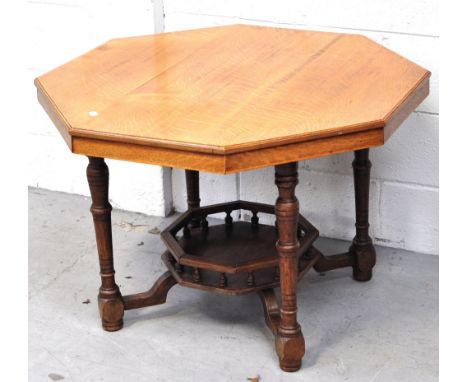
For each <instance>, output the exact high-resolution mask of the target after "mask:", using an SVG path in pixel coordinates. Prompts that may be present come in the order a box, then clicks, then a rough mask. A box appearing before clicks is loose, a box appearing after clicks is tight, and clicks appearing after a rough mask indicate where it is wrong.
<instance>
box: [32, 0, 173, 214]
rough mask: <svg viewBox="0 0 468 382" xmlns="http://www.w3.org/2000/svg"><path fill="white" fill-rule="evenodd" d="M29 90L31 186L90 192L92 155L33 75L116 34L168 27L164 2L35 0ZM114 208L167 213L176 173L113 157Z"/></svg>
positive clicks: (61, 62) (52, 67) (110, 162)
mask: <svg viewBox="0 0 468 382" xmlns="http://www.w3.org/2000/svg"><path fill="white" fill-rule="evenodd" d="M28 8H29V9H28V12H29V14H30V16H31V17H30V20H31V22H32V25H31V30H30V33H29V36H31V37H30V40H29V42H30V44H29V47H28V48H29V52H30V56H29V63H28V73H29V75H30V83H31V86H30V88H29V89H28V91H29V92H28V94H27V97H28V98H27V100H26V102H27V107H28V110H29V113H30V123H29V130H28V141H29V148H30V150H29V157H28V160H29V166H28V167H29V174H28V184H29V185H31V186H36V187H43V188H47V189H51V190H57V191H64V192H70V193H76V194H83V195H89V190H88V185H87V182H86V175H85V169H86V165H87V159H86V158H85V157H82V156H77V155H71V154H70V152H69V150H68V147H67V146H66V145H65V143H64V142H63V141H62V138H61V137H60V135H59V133H58V132H57V130H56V128H55V127H54V125H53V124H52V122H51V121H50V119H49V118H48V117H47V115H46V114H45V112H44V111H43V110H42V108H41V106H40V105H39V103H38V102H37V99H36V90H35V87H34V85H33V79H34V78H35V77H37V76H39V75H40V74H42V73H44V72H46V71H49V70H51V69H54V68H55V67H57V66H59V65H61V64H63V63H65V62H67V61H69V60H71V59H73V58H75V57H76V56H78V55H81V54H83V53H84V52H86V51H88V50H90V49H92V48H94V47H96V46H97V45H100V44H102V43H104V42H106V41H107V40H109V39H111V38H115V37H125V36H132V35H141V34H150V33H154V32H160V31H162V29H163V21H162V15H163V13H162V0H154V1H152V0H133V1H128V0H118V1H110V0H102V1H92V0H54V1H53V2H50V1H47V0H38V1H29V2H28ZM107 163H108V165H109V168H110V176H111V183H110V188H111V189H110V197H111V199H112V204H113V205H114V207H118V208H123V209H127V210H133V211H139V212H145V213H149V214H155V215H165V214H167V213H168V212H169V211H170V209H171V208H172V200H171V199H172V192H171V189H170V184H171V182H170V171H168V170H167V169H163V168H161V167H159V166H149V165H141V164H134V163H127V162H120V161H112V160H108V161H107Z"/></svg>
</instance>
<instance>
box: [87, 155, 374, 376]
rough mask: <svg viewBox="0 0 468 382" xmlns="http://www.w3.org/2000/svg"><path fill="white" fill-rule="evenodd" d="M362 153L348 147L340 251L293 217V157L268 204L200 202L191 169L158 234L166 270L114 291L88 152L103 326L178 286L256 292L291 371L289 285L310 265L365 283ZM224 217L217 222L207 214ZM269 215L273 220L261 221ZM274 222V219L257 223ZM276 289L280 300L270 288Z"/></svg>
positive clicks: (103, 211)
mask: <svg viewBox="0 0 468 382" xmlns="http://www.w3.org/2000/svg"><path fill="white" fill-rule="evenodd" d="M368 154H369V150H368V149H364V150H358V151H355V160H354V161H353V172H354V185H355V187H354V188H355V204H356V236H355V238H354V240H353V242H352V243H351V246H350V247H349V250H348V251H347V252H345V253H339V254H334V255H324V254H322V253H321V252H320V251H319V250H318V249H317V248H315V247H314V245H313V243H314V241H315V240H316V239H317V237H318V236H319V231H318V230H317V229H316V228H315V227H314V226H313V225H312V224H311V223H310V222H309V221H308V220H307V219H306V218H304V217H303V216H302V215H301V214H299V202H298V200H297V198H296V196H295V187H296V185H297V183H298V174H297V162H292V163H288V164H284V165H277V166H275V184H276V186H277V188H278V195H279V196H278V198H277V200H276V203H275V205H268V204H263V203H255V202H249V201H244V200H238V201H232V202H226V203H220V204H215V205H210V206H204V207H200V193H199V173H198V172H197V171H193V170H186V181H187V204H188V209H187V211H186V212H185V213H183V214H182V215H180V216H179V217H178V218H177V219H176V220H175V221H174V222H173V223H172V224H171V225H169V226H168V227H167V228H166V229H165V230H163V231H162V232H161V239H162V240H163V242H164V243H165V245H166V247H167V248H168V250H167V251H165V252H164V253H163V254H162V260H163V262H164V263H165V265H166V267H167V268H168V271H166V272H165V273H164V274H162V275H161V276H160V277H159V278H158V279H157V280H156V282H155V283H154V285H153V286H152V287H151V288H150V289H149V290H147V291H146V292H143V293H137V294H132V295H127V296H122V295H121V293H120V290H119V287H118V285H117V284H116V282H115V278H114V273H115V271H114V267H113V250H112V225H111V216H110V215H111V210H112V207H111V205H110V203H109V197H108V187H109V175H108V168H107V165H106V164H105V162H104V159H102V158H98V157H89V161H90V164H89V166H88V169H87V175H88V182H89V186H90V190H91V197H92V202H93V203H92V206H91V212H92V214H93V219H94V225H95V231H96V240H97V247H98V254H99V264H100V270H101V288H100V290H99V295H98V302H99V311H100V314H101V319H102V325H103V328H104V329H105V330H107V331H115V330H119V329H121V328H122V327H123V316H124V311H125V310H129V309H136V308H143V307H147V306H152V305H159V304H163V303H164V302H166V298H167V294H168V292H169V290H170V289H171V288H172V287H173V286H175V285H177V284H180V285H182V286H186V287H191V288H195V289H200V290H204V291H210V292H216V293H221V294H224V295H243V294H246V293H253V292H256V293H258V295H259V297H260V299H261V302H262V305H263V308H264V313H265V321H266V324H267V325H268V327H269V328H270V329H271V331H272V332H273V334H274V336H275V342H276V352H277V354H278V357H279V363H280V367H281V369H283V370H284V371H296V370H298V369H299V368H300V366H301V359H302V357H303V355H304V352H305V342H304V337H303V335H302V332H301V327H300V325H299V323H298V322H297V304H296V288H297V282H298V280H300V279H301V278H303V277H304V275H305V274H306V273H307V272H308V271H309V270H311V269H315V270H316V271H318V272H326V271H329V270H332V269H336V268H342V267H352V269H353V276H354V278H355V279H356V280H358V281H368V280H370V279H371V277H372V268H373V266H374V265H375V249H374V247H373V244H372V240H371V238H370V237H369V232H368V231H369V223H368V205H369V184H370V167H371V163H370V161H369V159H368ZM237 211H241V214H240V215H241V216H242V215H243V212H244V211H248V212H249V215H250V216H251V219H250V222H248V221H234V219H233V217H232V214H233V213H234V212H237ZM220 213H222V214H224V217H225V218H224V222H223V223H222V224H212V223H213V222H215V220H210V221H211V225H210V223H209V220H208V217H209V216H210V215H215V214H218V216H219V214H220ZM268 215H271V216H273V217H274V219H265V217H266V216H268ZM268 221H270V222H272V221H274V222H275V224H274V225H272V224H265V223H266V222H268ZM277 287H279V288H280V289H281V297H280V302H278V300H277V299H276V296H275V292H274V288H277Z"/></svg>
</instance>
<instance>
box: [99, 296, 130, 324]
mask: <svg viewBox="0 0 468 382" xmlns="http://www.w3.org/2000/svg"><path fill="white" fill-rule="evenodd" d="M98 305H99V313H100V315H101V321H102V328H103V329H104V330H105V331H107V332H115V331H117V330H120V329H122V327H123V315H124V304H123V301H122V300H121V299H120V298H115V297H114V298H110V299H108V298H105V297H101V296H98Z"/></svg>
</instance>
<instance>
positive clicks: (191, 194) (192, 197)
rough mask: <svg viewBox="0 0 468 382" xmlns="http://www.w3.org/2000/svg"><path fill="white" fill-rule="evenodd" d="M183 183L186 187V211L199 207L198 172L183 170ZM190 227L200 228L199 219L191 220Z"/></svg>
mask: <svg viewBox="0 0 468 382" xmlns="http://www.w3.org/2000/svg"><path fill="white" fill-rule="evenodd" d="M185 183H186V186H187V207H188V209H189V210H190V209H193V208H198V207H200V179H199V172H198V171H193V170H185ZM190 226H191V227H199V226H200V218H193V219H192V220H191V222H190Z"/></svg>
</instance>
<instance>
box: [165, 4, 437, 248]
mask: <svg viewBox="0 0 468 382" xmlns="http://www.w3.org/2000/svg"><path fill="white" fill-rule="evenodd" d="M164 14H165V17H164V25H165V28H164V29H165V31H176V30H184V29H193V28H199V27H207V26H216V25H226V24H234V23H244V24H257V25H268V26H276V27H286V28H300V29H313V30H322V31H332V32H341V33H359V34H363V35H366V36H368V37H369V38H371V39H373V40H374V41H376V42H378V43H380V44H383V45H384V46H386V47H388V48H389V49H392V50H393V51H395V52H397V53H399V54H401V55H403V56H406V57H408V58H410V59H411V60H412V61H414V62H416V63H418V64H420V65H422V66H424V67H426V68H427V69H429V70H431V71H432V78H431V94H430V96H429V97H428V98H427V99H426V100H425V101H424V102H423V103H422V104H421V105H420V106H419V107H418V108H417V110H416V111H415V112H414V113H412V114H411V115H410V117H409V118H408V119H407V120H406V121H405V122H404V124H403V126H401V128H400V129H399V130H398V131H397V132H396V133H395V135H394V136H393V137H392V138H391V140H390V141H389V142H388V143H387V144H386V145H385V146H384V147H381V148H376V149H373V150H371V160H372V162H373V167H372V184H371V201H370V210H371V216H370V220H371V233H372V236H373V237H374V240H375V242H376V243H377V244H380V245H384V246H390V247H397V248H404V249H407V250H413V251H419V252H423V253H428V254H437V253H438V194H439V193H438V172H439V170H438V124H439V114H438V113H439V110H438V29H437V2H436V1H434V0H415V1H410V2H408V1H404V0H396V1H383V0H349V1H340V0H329V1H319V0H289V1H287V2H283V1H271V0H270V1H267V0H257V1H249V0H237V1H227V0H223V1H222V0H196V1H195V0H169V1H164ZM352 158H353V156H352V154H351V153H346V154H341V155H335V156H330V157H324V158H319V159H314V160H310V161H304V162H302V163H300V170H299V171H300V173H299V176H300V184H299V186H298V197H299V200H300V203H301V211H302V213H303V214H304V215H305V216H306V217H307V218H309V219H311V221H312V222H313V223H314V224H315V225H316V226H317V228H318V229H319V230H320V233H321V235H323V236H328V237H333V238H341V239H351V238H352V237H353V233H354V231H353V230H354V226H353V225H354V204H353V203H354V200H353V194H352V192H353V183H352V169H351V161H352ZM184 184H185V183H184V181H183V173H182V171H180V170H174V171H173V182H172V186H173V195H174V196H173V198H174V207H175V209H176V210H180V211H182V210H184V209H185V190H184ZM201 194H202V195H201V197H202V203H203V204H210V203H213V202H219V201H221V200H223V199H226V200H227V199H229V200H230V199H236V198H242V199H248V200H254V201H262V202H267V203H274V200H275V198H276V190H275V188H274V186H273V170H272V169H264V170H257V171H249V172H245V173H241V174H238V175H230V176H221V175H220V176H216V175H204V176H202V177H201ZM243 218H248V216H243ZM264 219H265V220H266V221H268V217H265V218H264ZM269 221H271V219H270V220H269Z"/></svg>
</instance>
